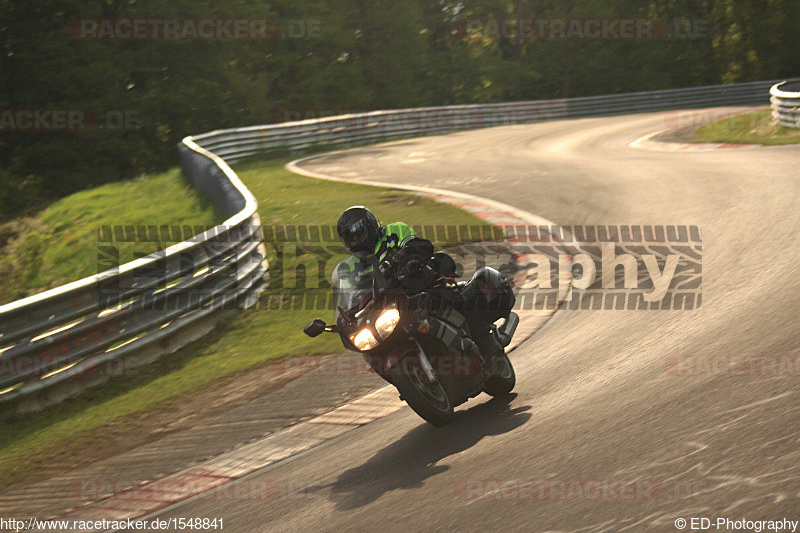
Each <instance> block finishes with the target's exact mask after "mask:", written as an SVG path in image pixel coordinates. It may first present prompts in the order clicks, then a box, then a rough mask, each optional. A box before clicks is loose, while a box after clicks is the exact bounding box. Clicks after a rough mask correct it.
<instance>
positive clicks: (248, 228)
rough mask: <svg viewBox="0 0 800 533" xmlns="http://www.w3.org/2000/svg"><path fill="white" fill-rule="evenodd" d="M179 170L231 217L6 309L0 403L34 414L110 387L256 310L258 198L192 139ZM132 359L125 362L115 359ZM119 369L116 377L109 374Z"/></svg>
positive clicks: (0, 338) (2, 311)
mask: <svg viewBox="0 0 800 533" xmlns="http://www.w3.org/2000/svg"><path fill="white" fill-rule="evenodd" d="M180 155H181V163H182V165H183V167H184V170H185V172H186V173H187V174H188V175H189V176H190V177H191V180H192V182H193V184H194V186H195V187H197V188H198V189H200V190H202V191H204V192H206V193H207V194H209V195H210V197H211V198H212V199H213V200H214V201H215V203H216V205H217V207H218V209H219V210H220V211H221V212H223V213H224V214H225V216H227V217H228V219H227V220H226V221H225V222H224V223H223V224H222V225H220V226H217V227H215V228H213V229H211V230H209V231H206V232H205V233H202V234H200V235H197V236H196V237H193V238H192V239H189V240H188V241H185V242H181V243H179V244H176V245H174V246H171V247H169V248H167V249H166V250H164V251H162V252H158V253H155V254H152V255H149V256H147V257H144V258H141V259H138V260H136V261H133V262H130V263H126V264H124V265H121V266H119V267H118V268H113V269H111V270H108V271H105V272H103V273H101V274H98V275H96V276H92V277H89V278H86V279H82V280H80V281H76V282H74V283H70V284H68V285H65V286H63V287H59V288H56V289H53V290H50V291H47V292H44V293H42V294H38V295H35V296H32V297H29V298H25V299H23V300H19V301H16V302H13V303H10V304H8V305H4V306H2V307H0V349H2V353H0V390H3V394H2V395H0V400H3V401H10V400H16V399H21V398H22V397H26V398H24V399H23V401H22V402H20V407H19V408H20V409H36V408H39V407H42V406H44V405H47V404H49V403H54V402H57V401H60V400H62V399H64V398H65V397H68V396H70V395H72V394H74V393H75V392H77V391H79V390H81V389H82V388H84V387H88V386H91V385H94V384H97V383H100V382H102V381H105V380H106V379H107V378H108V377H109V374H110V373H113V370H114V369H121V368H129V367H130V366H132V365H134V364H136V363H137V362H143V361H137V359H144V361H149V360H152V358H153V357H154V355H153V354H157V355H160V354H162V353H165V352H170V351H174V350H175V349H177V348H179V347H180V346H181V345H183V344H185V343H186V342H188V341H190V340H192V339H194V338H196V337H197V336H198V335H199V334H200V333H205V332H206V331H207V329H209V327H210V325H209V320H210V318H211V317H212V316H213V315H215V314H216V313H218V312H219V311H220V310H224V309H226V308H228V309H231V308H234V309H240V308H245V307H248V306H250V305H252V304H253V303H255V298H256V296H257V293H258V292H259V291H260V290H262V289H263V287H264V286H265V279H264V278H265V274H266V270H267V264H266V260H265V253H266V252H265V249H264V245H263V243H262V238H261V222H260V219H259V217H258V214H257V213H256V206H257V203H256V200H255V198H254V197H253V195H252V194H251V193H250V191H248V190H247V189H246V188H245V187H244V185H242V183H241V182H240V181H239V178H238V177H237V176H236V174H234V172H233V171H232V170H231V169H230V168H229V167H228V166H227V165H226V164H225V163H224V162H223V161H222V160H221V159H219V158H218V157H217V156H215V155H213V154H210V153H208V152H206V151H205V150H203V149H202V148H200V147H199V146H197V145H196V144H194V143H193V142H192V141H191V140H190V139H187V140H185V141H184V142H183V143H182V144H181V146H180ZM121 358H130V361H129V362H128V363H127V364H125V365H119V364H117V365H112V364H110V363H111V362H112V361H119V360H120V359H121ZM109 369H111V370H109Z"/></svg>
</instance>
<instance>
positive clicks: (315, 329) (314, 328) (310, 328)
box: [303, 318, 328, 337]
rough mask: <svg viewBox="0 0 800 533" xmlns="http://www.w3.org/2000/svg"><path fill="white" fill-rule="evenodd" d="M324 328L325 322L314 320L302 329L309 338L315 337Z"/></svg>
mask: <svg viewBox="0 0 800 533" xmlns="http://www.w3.org/2000/svg"><path fill="white" fill-rule="evenodd" d="M326 327H328V325H327V324H325V321H323V320H320V319H319V318H315V319H314V321H313V322H311V324H309V325H307V326H306V327H305V328H304V329H303V333H305V334H306V335H308V336H309V337H316V336H317V335H319V334H321V333H323V332H324V331H325V328H326Z"/></svg>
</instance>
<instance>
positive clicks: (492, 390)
mask: <svg viewBox="0 0 800 533" xmlns="http://www.w3.org/2000/svg"><path fill="white" fill-rule="evenodd" d="M516 384H517V375H516V373H515V372H514V367H513V366H512V364H511V361H509V360H508V356H507V355H506V354H505V353H502V354H497V355H495V356H494V358H493V359H492V377H490V378H489V379H488V380H486V384H485V385H484V386H483V392H485V393H486V394H488V395H489V396H505V395H506V394H508V393H510V392H511V391H512V390H514V386H515V385H516Z"/></svg>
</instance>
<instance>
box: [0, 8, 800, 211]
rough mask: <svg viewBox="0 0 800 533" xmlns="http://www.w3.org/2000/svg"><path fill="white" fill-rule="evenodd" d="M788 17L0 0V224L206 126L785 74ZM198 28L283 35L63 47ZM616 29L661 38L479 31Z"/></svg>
mask: <svg viewBox="0 0 800 533" xmlns="http://www.w3.org/2000/svg"><path fill="white" fill-rule="evenodd" d="M799 14H800V9H798V6H797V4H796V2H795V0H644V1H636V2H634V1H632V0H608V1H606V2H597V1H594V0H558V1H556V0H465V1H462V2H456V1H447V0H403V1H398V0H336V1H322V0H276V1H272V2H266V1H259V0H226V1H225V2H220V1H209V0H169V1H167V0H94V1H91V0H32V1H24V0H0V44H1V45H2V51H0V110H2V111H3V112H4V113H6V115H5V118H6V120H5V121H3V120H2V119H3V117H2V116H0V161H2V165H0V180H2V187H0V219H2V218H7V217H11V216H15V215H17V214H19V213H21V212H24V211H25V210H29V209H33V208H36V207H39V206H41V205H43V202H47V201H50V200H52V199H54V198H58V197H61V196H64V195H66V194H69V193H71V192H74V191H76V190H79V189H83V188H87V187H92V186H95V185H98V184H102V183H106V182H110V181H114V180H120V179H126V178H130V177H133V176H136V175H140V174H142V173H146V172H153V171H158V170H161V169H164V168H166V167H169V166H172V165H175V164H176V152H175V145H176V143H177V142H178V141H179V140H180V139H181V138H182V137H183V136H185V135H188V134H192V133H199V132H203V131H207V130H211V129H215V128H225V127H234V126H244V125H252V124H263V123H268V122H274V121H276V120H283V119H288V118H293V117H294V118H296V117H298V116H301V117H307V116H308V117H311V116H318V115H321V114H324V113H325V112H328V113H334V112H336V111H355V110H371V109H386V108H398V107H413V106H428V105H446V104H457V103H475V102H499V101H510V100H522V99H538V98H560V97H568V96H584V95H592V94H606V93H617V92H626V91H638V90H651V89H662V88H675V87H687V86H693V85H704V84H715V83H722V82H724V83H732V82H740V81H750V80H757V79H769V78H780V77H794V76H797V75H799V74H800V55H798V54H797V44H798V38H797V28H798V27H800V16H799ZM207 18H212V19H266V20H271V21H276V24H277V28H278V31H279V32H283V33H284V35H283V36H281V35H273V36H271V38H267V39H263V38H261V39H231V38H228V39H188V40H184V39H155V40H154V39H124V38H123V39H93V38H79V37H80V34H78V36H77V37H76V23H77V22H79V21H81V20H86V19H110V20H119V19H149V20H154V19H164V20H166V19H169V20H173V19H207ZM616 19H620V20H629V19H635V20H647V21H657V22H656V30H657V32H661V34H662V35H660V36H658V38H650V39H633V40H631V39H617V38H608V39H606V38H599V39H586V38H569V39H562V38H555V39H541V38H527V37H526V38H515V36H513V35H508V34H506V35H498V34H497V33H494V32H493V31H492V30H493V27H492V26H491V24H492V22H491V21H506V22H507V21H514V20H517V21H520V20H551V21H552V20H566V21H569V20H578V21H586V20H607V21H608V20H616ZM470 24H471V25H470ZM687 25H688V26H687ZM467 27H469V28H472V30H474V31H472V32H471V33H470V32H467V31H463V30H464V28H467ZM687 27H688V33H687ZM476 28H477V30H476ZM273 29H274V28H273ZM677 30H680V31H677ZM287 33H288V35H287ZM573 37H574V35H573ZM9 110H11V112H12V113H17V114H16V115H13V116H15V117H17V118H19V115H18V113H19V110H90V111H92V112H93V114H92V115H91V116H92V117H95V119H96V122H97V124H99V125H103V126H104V127H103V128H100V127H93V128H83V129H81V130H79V131H63V130H59V131H40V130H37V129H36V128H34V129H33V130H25V131H19V129H18V128H17V127H14V124H11V125H9V124H10V123H9V121H8V115H7V113H8V112H9ZM97 124H96V125H97ZM96 125H95V126H96Z"/></svg>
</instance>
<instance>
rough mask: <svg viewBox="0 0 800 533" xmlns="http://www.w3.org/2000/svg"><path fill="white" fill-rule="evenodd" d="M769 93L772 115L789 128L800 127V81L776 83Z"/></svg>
mask: <svg viewBox="0 0 800 533" xmlns="http://www.w3.org/2000/svg"><path fill="white" fill-rule="evenodd" d="M769 94H770V95H771V98H770V102H771V103H772V117H773V118H774V119H775V120H777V121H778V122H780V124H781V125H782V126H786V127H787V128H800V82H795V83H789V82H786V81H785V82H781V83H776V84H775V85H773V86H772V87H771V88H770V90H769Z"/></svg>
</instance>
